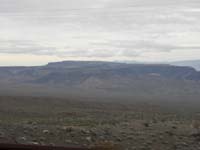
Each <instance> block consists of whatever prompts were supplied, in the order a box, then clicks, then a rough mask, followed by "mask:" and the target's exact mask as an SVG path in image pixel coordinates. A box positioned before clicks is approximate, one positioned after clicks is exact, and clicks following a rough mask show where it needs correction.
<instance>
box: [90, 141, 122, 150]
mask: <svg viewBox="0 0 200 150" xmlns="http://www.w3.org/2000/svg"><path fill="white" fill-rule="evenodd" d="M91 149H92V150H120V148H119V146H118V145H116V144H114V143H113V142H110V141H101V142H97V143H96V144H95V145H93V146H91Z"/></svg>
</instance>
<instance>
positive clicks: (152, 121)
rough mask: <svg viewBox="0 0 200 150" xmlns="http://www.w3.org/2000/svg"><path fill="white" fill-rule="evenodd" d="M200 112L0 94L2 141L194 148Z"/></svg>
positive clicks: (199, 138) (140, 149)
mask: <svg viewBox="0 0 200 150" xmlns="http://www.w3.org/2000/svg"><path fill="white" fill-rule="evenodd" d="M173 105H174V104H173ZM199 117H200V116H198V110H194V109H191V108H190V109H189V107H188V108H187V107H186V108H183V107H182V106H181V104H177V106H176V107H174V106H173V107H170V105H169V104H168V106H164V105H161V104H155V103H154V104H152V103H150V102H149V103H147V102H132V103H114V102H94V101H93V102H90V101H87V102H86V101H85V102H83V101H78V100H67V99H54V98H45V97H43V98H36V97H5V96H4V97H0V143H22V144H41V145H59V146H73V145H75V146H86V147H90V146H94V145H98V144H102V145H103V144H105V145H115V146H116V147H117V148H118V149H122V150H151V149H152V150H198V149H200V131H199V130H200V122H199V120H198V119H200V118H199ZM114 149H116V148H114Z"/></svg>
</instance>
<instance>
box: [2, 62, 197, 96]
mask: <svg viewBox="0 0 200 150" xmlns="http://www.w3.org/2000/svg"><path fill="white" fill-rule="evenodd" d="M199 82H200V72H198V71H196V70H195V69H194V68H192V67H182V66H174V65H168V64H126V63H115V62H100V61H63V62H53V63H49V64H47V65H45V66H37V67H0V84H1V87H0V94H2V93H3V94H5V93H22V94H27V93H30V95H48V94H49V95H57V96H60V95H65V94H66V93H67V94H71V95H72V93H75V95H79V94H80V95H81V92H83V93H84V94H85V95H92V94H93V95H100V96H105V95H111V96H113V95H115V94H116V95H118V97H119V96H122V95H123V96H128V95H132V96H133V95H141V96H144V95H146V94H150V95H151V96H152V95H158V94H159V92H160V93H163V94H162V95H165V94H167V93H170V92H172V93H173V92H174V91H176V90H177V91H179V92H181V93H185V88H187V89H188V91H192V92H193V91H195V92H197V93H198V92H199V93H200V91H197V90H198V89H200V85H199ZM19 91H20V92H19ZM158 91H159V92H158ZM169 91H170V92H169ZM47 93H48V94H47ZM91 93H92V94H91ZM102 93H104V94H102ZM174 94H176V92H174Z"/></svg>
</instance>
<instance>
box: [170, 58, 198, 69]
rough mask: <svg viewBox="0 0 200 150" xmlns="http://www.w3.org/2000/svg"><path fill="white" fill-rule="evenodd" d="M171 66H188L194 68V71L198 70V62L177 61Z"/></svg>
mask: <svg viewBox="0 0 200 150" xmlns="http://www.w3.org/2000/svg"><path fill="white" fill-rule="evenodd" d="M172 64H173V65H177V66H189V67H193V68H195V69H196V70H200V60H189V61H178V62H173V63H172Z"/></svg>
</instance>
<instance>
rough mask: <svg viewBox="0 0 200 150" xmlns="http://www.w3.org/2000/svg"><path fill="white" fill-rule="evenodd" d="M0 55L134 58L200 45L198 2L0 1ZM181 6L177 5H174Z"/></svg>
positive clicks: (158, 0)
mask: <svg viewBox="0 0 200 150" xmlns="http://www.w3.org/2000/svg"><path fill="white" fill-rule="evenodd" d="M0 4H1V5H0V35H1V38H2V39H0V53H10V54H24V53H25V54H35V55H55V56H59V57H67V56H69V57H86V58H88V59H90V58H92V57H97V58H99V59H101V58H114V57H129V58H136V57H137V58H140V56H141V55H143V54H145V53H149V52H155V53H161V52H166V53H171V52H172V51H177V52H178V53H179V54H180V55H181V51H182V50H184V51H185V50H186V51H187V50H188V51H190V50H199V48H200V45H199V43H200V26H199V24H200V14H199V12H200V9H199V8H200V1H199V0H168V1H167V0H162V1H161V0H148V1H147V0H140V1H138V0H76V1H72V0H42V1H41V0H28V1H27V0H0ZM180 4H181V5H180Z"/></svg>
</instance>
